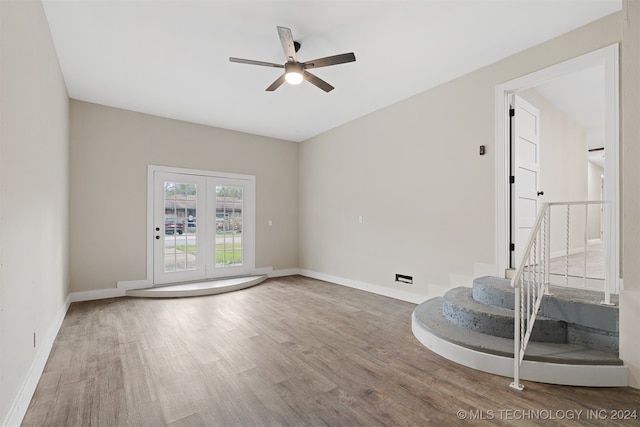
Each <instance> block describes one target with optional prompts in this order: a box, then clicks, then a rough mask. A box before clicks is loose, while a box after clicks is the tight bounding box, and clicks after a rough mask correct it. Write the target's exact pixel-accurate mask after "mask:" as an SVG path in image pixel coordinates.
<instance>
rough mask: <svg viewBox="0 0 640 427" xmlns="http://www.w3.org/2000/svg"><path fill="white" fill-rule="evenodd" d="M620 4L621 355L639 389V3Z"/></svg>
mask: <svg viewBox="0 0 640 427" xmlns="http://www.w3.org/2000/svg"><path fill="white" fill-rule="evenodd" d="M623 4H624V19H623V25H622V27H623V31H624V33H623V34H624V39H623V43H622V55H621V58H622V78H621V93H622V120H621V121H622V129H621V136H622V147H621V149H620V153H621V159H622V190H621V191H622V219H623V230H622V245H623V246H622V248H623V252H622V253H623V255H622V269H623V273H622V275H623V277H624V290H623V291H622V292H621V293H620V301H621V302H620V336H621V337H622V339H621V340H620V355H621V357H622V359H623V360H625V362H627V364H628V365H629V371H630V374H631V378H630V380H629V384H630V385H631V386H633V387H636V388H640V332H639V330H640V328H639V327H640V220H639V218H640V167H638V165H640V120H638V118H640V2H639V1H637V0H625V1H624V3H623Z"/></svg>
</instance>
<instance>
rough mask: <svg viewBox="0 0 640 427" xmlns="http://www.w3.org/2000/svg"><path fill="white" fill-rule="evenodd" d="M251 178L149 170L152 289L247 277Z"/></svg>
mask: <svg viewBox="0 0 640 427" xmlns="http://www.w3.org/2000/svg"><path fill="white" fill-rule="evenodd" d="M254 197H255V177H254V176H251V175H237V174H227V173H220V172H209V171H199V170H190V169H178V168H168V167H161V166H149V170H148V202H147V205H148V230H150V232H151V233H150V234H149V236H148V237H149V240H150V243H149V246H148V248H149V251H148V256H147V264H148V265H147V270H148V272H150V273H151V275H150V276H149V277H153V284H154V285H163V284H171V283H183V282H191V281H202V280H209V279H216V278H221V277H233V276H239V275H245V274H250V273H251V272H252V270H253V269H254V264H255V262H254V261H255V254H254V248H255V231H254V230H255V202H254Z"/></svg>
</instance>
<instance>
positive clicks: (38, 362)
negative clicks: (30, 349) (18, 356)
mask: <svg viewBox="0 0 640 427" xmlns="http://www.w3.org/2000/svg"><path fill="white" fill-rule="evenodd" d="M70 303H71V300H70V298H69V297H67V299H66V300H65V302H64V304H63V305H62V307H61V308H60V310H59V311H58V313H57V314H56V317H55V318H54V319H53V322H52V324H51V327H50V328H49V330H48V331H47V333H46V334H45V335H44V337H43V339H42V341H40V347H39V348H38V351H37V352H36V357H35V359H34V360H33V363H32V364H31V368H29V373H28V374H27V376H26V378H25V380H24V383H23V384H22V387H20V390H19V391H18V395H17V396H16V398H15V399H14V401H13V404H12V405H11V407H10V408H9V412H8V414H7V417H6V418H5V419H4V421H3V422H2V426H3V427H13V426H19V425H20V424H22V420H23V419H24V416H25V414H26V413H27V409H28V408H29V403H31V398H32V397H33V394H34V393H35V391H36V387H37V386H38V382H39V381H40V377H41V376H42V372H43V371H44V367H45V365H46V364H47V360H48V359H49V355H50V354H51V350H52V349H53V343H54V342H55V340H56V336H58V331H59V330H60V327H61V326H62V321H63V320H64V317H65V316H66V314H67V310H68V309H69V304H70Z"/></svg>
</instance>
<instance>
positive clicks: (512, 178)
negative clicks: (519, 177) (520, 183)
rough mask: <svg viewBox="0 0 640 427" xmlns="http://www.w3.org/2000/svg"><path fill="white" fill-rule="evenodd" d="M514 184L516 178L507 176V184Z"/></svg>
mask: <svg viewBox="0 0 640 427" xmlns="http://www.w3.org/2000/svg"><path fill="white" fill-rule="evenodd" d="M515 183H516V177H515V176H513V175H511V176H509V184H515Z"/></svg>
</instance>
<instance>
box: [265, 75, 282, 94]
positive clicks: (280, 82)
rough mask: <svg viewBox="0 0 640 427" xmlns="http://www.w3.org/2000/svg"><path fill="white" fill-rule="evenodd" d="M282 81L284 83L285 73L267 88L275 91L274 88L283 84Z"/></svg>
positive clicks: (269, 90)
mask: <svg viewBox="0 0 640 427" xmlns="http://www.w3.org/2000/svg"><path fill="white" fill-rule="evenodd" d="M282 83H284V74H283V75H281V76H280V77H278V79H277V80H276V81H275V82H273V83H271V86H269V87H268V88H266V89H265V90H266V91H268V92H273V91H274V90H276V89H278V88H279V87H280V86H281V85H282Z"/></svg>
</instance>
